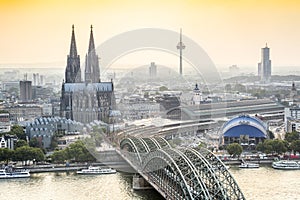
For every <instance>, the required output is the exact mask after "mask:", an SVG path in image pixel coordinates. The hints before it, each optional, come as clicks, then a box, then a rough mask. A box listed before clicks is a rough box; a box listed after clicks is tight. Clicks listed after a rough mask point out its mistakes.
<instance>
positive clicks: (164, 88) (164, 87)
mask: <svg viewBox="0 0 300 200" xmlns="http://www.w3.org/2000/svg"><path fill="white" fill-rule="evenodd" d="M167 90H169V89H168V88H167V87H166V86H161V87H159V91H167Z"/></svg>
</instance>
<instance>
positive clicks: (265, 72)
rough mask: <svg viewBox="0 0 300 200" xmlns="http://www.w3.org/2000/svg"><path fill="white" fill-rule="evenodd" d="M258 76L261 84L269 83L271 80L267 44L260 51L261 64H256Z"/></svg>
mask: <svg viewBox="0 0 300 200" xmlns="http://www.w3.org/2000/svg"><path fill="white" fill-rule="evenodd" d="M258 76H259V77H260V80H261V81H262V82H269V81H270V80H271V60H270V48H269V47H268V45H267V44H266V47H265V48H262V49H261V62H260V63H258Z"/></svg>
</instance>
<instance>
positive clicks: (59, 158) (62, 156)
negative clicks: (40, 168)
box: [51, 150, 68, 163]
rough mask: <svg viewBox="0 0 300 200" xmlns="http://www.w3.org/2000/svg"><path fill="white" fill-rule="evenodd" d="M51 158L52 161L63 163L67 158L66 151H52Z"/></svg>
mask: <svg viewBox="0 0 300 200" xmlns="http://www.w3.org/2000/svg"><path fill="white" fill-rule="evenodd" d="M51 159H52V161H53V162H54V163H64V162H65V160H67V159H68V157H67V154H66V151H64V150H60V151H54V153H53V154H52V155H51Z"/></svg>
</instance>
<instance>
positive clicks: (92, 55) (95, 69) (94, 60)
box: [84, 26, 100, 83]
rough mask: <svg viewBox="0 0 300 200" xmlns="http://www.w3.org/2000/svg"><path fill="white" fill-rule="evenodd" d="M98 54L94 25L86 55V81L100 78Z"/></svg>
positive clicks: (92, 81)
mask: <svg viewBox="0 0 300 200" xmlns="http://www.w3.org/2000/svg"><path fill="white" fill-rule="evenodd" d="M98 59H99V58H98V55H97V54H96V50H95V43H94V36H93V26H91V33H90V42H89V49H88V53H87V55H86V57H85V72H84V74H85V77H84V79H85V82H86V83H97V82H99V80H100V69H99V60H98Z"/></svg>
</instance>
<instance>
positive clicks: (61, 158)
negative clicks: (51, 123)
mask: <svg viewBox="0 0 300 200" xmlns="http://www.w3.org/2000/svg"><path fill="white" fill-rule="evenodd" d="M92 149H94V148H91V149H90V148H89V149H87V148H86V145H85V143H84V142H83V141H82V140H78V141H76V142H75V143H73V144H70V145H69V146H68V147H67V148H65V149H63V150H57V151H54V153H53V154H52V155H51V160H52V162H53V163H65V162H66V161H72V162H94V161H96V159H95V157H94V156H93V155H92V153H91V152H92Z"/></svg>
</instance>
